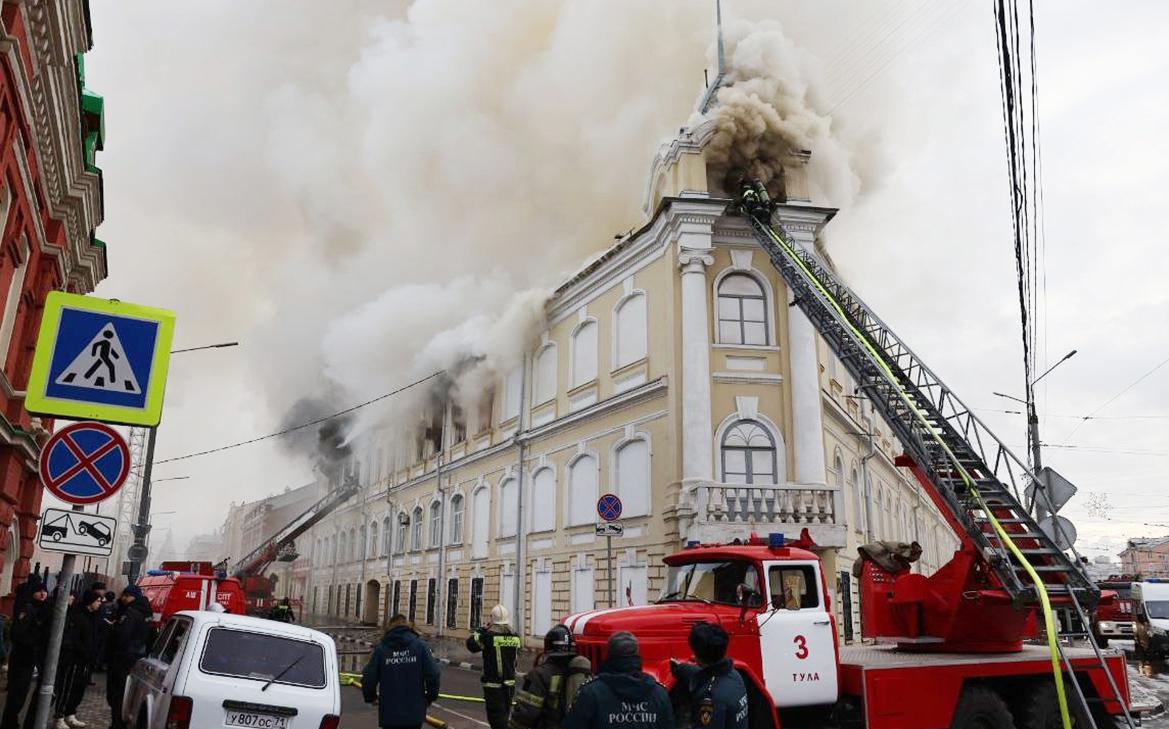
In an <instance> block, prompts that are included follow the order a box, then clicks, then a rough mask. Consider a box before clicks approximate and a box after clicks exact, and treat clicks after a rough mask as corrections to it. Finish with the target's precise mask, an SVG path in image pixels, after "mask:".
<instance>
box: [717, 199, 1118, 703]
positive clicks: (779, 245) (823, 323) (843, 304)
mask: <svg viewBox="0 0 1169 729" xmlns="http://www.w3.org/2000/svg"><path fill="white" fill-rule="evenodd" d="M740 207H741V208H742V209H743V212H744V213H746V215H747V218H748V220H749V221H750V224H751V227H752V230H753V231H754V233H755V237H756V238H757V240H758V242H759V244H760V245H761V246H762V247H763V249H764V250H765V251H766V252H767V254H768V256H769V258H770V259H771V263H772V265H773V266H774V267H775V268H776V270H777V271H778V272H779V273H780V275H782V276H783V278H784V281H785V282H786V283H787V286H788V288H789V289H790V290H791V292H792V295H793V296H794V297H795V302H794V303H795V304H796V305H798V306H799V307H800V310H801V311H803V312H804V314H805V315H807V317H808V318H809V319H810V320H811V322H812V324H813V325H814V326H815V327H816V329H817V331H818V332H819V333H820V335H821V336H822V337H823V338H824V340H825V341H826V342H827V343H828V345H829V346H830V347H831V348H832V351H833V352H834V353H835V354H836V356H837V357H838V358H839V359H840V361H841V362H842V363H843V364H844V366H845V368H846V369H847V370H848V371H849V373H850V374H851V375H852V376H853V377H854V378H855V379H856V382H857V384H858V389H859V390H861V391H863V392H864V393H865V394H866V395H867V396H868V398H869V400H870V401H871V403H872V405H873V407H874V409H875V410H877V412H878V413H879V414H880V415H881V416H882V418H883V419H884V420H885V422H886V423H888V425H889V427H890V428H891V429H892V430H893V432H894V434H895V435H896V436H897V438H898V439H899V440H900V441H901V443H902V445H903V446H904V447H905V449H906V452H907V454H908V455H909V456H910V457H911V458H912V459H913V461H914V462H915V465H916V466H917V467H919V468H921V469H922V470H923V471H924V472H925V473H926V475H927V477H928V478H929V480H930V482H931V483H932V484H933V485H934V488H935V490H936V491H937V492H938V494H939V496H940V497H941V498H940V501H941V503H943V504H944V505H945V506H946V507H947V508H948V510H949V512H950V516H952V521H951V523H956V524H958V525H960V526H961V527H962V529H963V531H964V532H965V535H962V534H959V535H958V536H959V537H960V538H964V539H965V540H968V541H969V542H970V543H972V544H973V545H975V546H976V547H977V548H978V549H979V551H980V553H981V554H983V555H984V557H985V558H986V561H987V563H988V565H989V566H990V567H991V568H992V569H993V570H994V573H995V575H996V576H997V577H998V579H999V581H1000V582H1001V584H1002V587H1003V589H1004V590H1005V591H1006V592H1008V593H1009V594H1010V595H1011V597H1012V598H1013V599H1014V600H1015V601H1016V602H1018V603H1021V604H1027V605H1036V604H1039V603H1040V602H1042V601H1045V600H1046V599H1047V595H1050V596H1051V598H1052V599H1053V600H1052V601H1053V602H1056V603H1058V604H1064V605H1068V606H1070V607H1071V608H1072V609H1073V611H1074V612H1075V613H1076V614H1077V615H1078V616H1079V617H1080V619H1081V621H1082V622H1083V623H1084V624H1085V625H1086V624H1087V615H1086V613H1088V612H1090V611H1091V610H1092V609H1093V608H1094V607H1095V604H1096V602H1097V600H1098V599H1099V596H1100V591H1099V589H1098V588H1097V587H1096V585H1095V583H1093V582H1092V580H1091V578H1090V577H1088V575H1087V573H1086V572H1085V571H1084V570H1083V568H1082V567H1081V565H1080V563H1079V561H1078V560H1077V559H1073V558H1071V557H1069V556H1068V555H1067V554H1066V553H1065V552H1064V551H1063V550H1061V549H1060V548H1059V546H1058V545H1057V544H1056V542H1055V541H1054V540H1053V539H1052V537H1051V536H1049V535H1048V534H1047V533H1046V532H1045V531H1044V530H1043V529H1041V528H1040V527H1039V525H1038V524H1037V523H1036V522H1035V520H1034V519H1033V518H1032V516H1031V513H1030V510H1029V509H1028V508H1027V507H1025V506H1024V503H1025V500H1024V494H1023V492H1022V491H1021V487H1023V488H1025V487H1026V486H1027V485H1029V484H1030V483H1033V482H1035V476H1034V474H1032V473H1031V472H1030V470H1029V469H1028V468H1027V466H1026V465H1025V464H1024V463H1023V462H1022V461H1020V460H1019V459H1018V458H1017V457H1016V456H1015V455H1014V454H1013V453H1012V452H1011V450H1010V449H1009V448H1007V446H1006V445H1005V444H1004V443H1003V442H1002V441H1000V440H999V439H998V438H997V437H996V436H995V435H994V434H993V433H992V432H991V431H990V429H989V428H987V427H986V425H985V424H983V423H982V421H981V420H979V419H978V417H977V416H975V415H974V413H973V412H972V411H971V410H970V408H968V407H967V406H966V405H964V404H963V403H962V401H961V400H960V399H959V398H958V397H957V396H956V395H955V394H954V393H953V391H952V390H950V388H949V387H947V386H946V385H945V383H943V382H942V381H941V379H940V378H938V377H937V375H935V374H934V373H933V372H932V371H931V370H930V369H929V368H928V367H927V366H926V365H925V363H924V362H922V361H921V359H919V358H918V357H917V355H915V354H914V353H913V352H912V350H910V349H909V347H908V346H906V344H905V343H904V342H903V341H901V339H900V338H899V337H898V336H897V335H896V334H894V333H893V331H892V329H890V328H889V327H888V326H887V325H886V324H885V323H884V322H883V321H881V319H880V318H879V317H878V316H877V315H876V314H875V313H873V311H872V310H871V309H869V307H868V306H867V305H866V304H865V303H864V302H863V301H862V300H861V299H860V297H858V296H857V295H856V294H855V293H853V291H852V290H851V289H849V288H848V287H847V286H846V285H844V283H843V282H842V281H841V280H840V279H839V278H838V277H837V276H836V274H835V273H834V272H833V271H831V270H830V269H829V268H828V267H827V266H825V265H824V264H823V263H822V262H821V261H820V260H819V259H818V258H817V257H816V256H815V255H813V254H812V253H810V252H809V251H807V250H805V249H803V248H802V247H799V246H797V245H794V244H791V243H789V242H788V241H790V240H792V238H791V236H790V235H788V234H787V233H786V231H784V235H782V236H781V235H780V233H779V232H777V231H776V227H779V228H780V230H782V227H781V226H776V225H775V224H774V223H773V222H772V219H771V218H772V207H771V206H770V204H768V203H767V202H766V201H757V202H752V203H744V204H741V206H740ZM1035 494H1037V495H1039V496H1040V497H1041V498H1046V492H1045V491H1044V490H1043V489H1039V488H1037V489H1035ZM1047 509H1048V512H1049V513H1052V512H1053V511H1054V510H1053V509H1051V507H1050V504H1047ZM1057 524H1058V522H1057ZM1056 528H1058V526H1057V527H1056ZM1004 533H1005V538H1004ZM1036 582H1042V583H1043V587H1044V588H1045V594H1044V595H1040V594H1039V589H1038V588H1037V586H1036V584H1035V583H1036ZM1045 609H1046V610H1047V611H1048V612H1050V606H1049V605H1048V606H1045ZM1049 625H1050V623H1049ZM1065 637H1066V636H1065ZM1077 637H1082V638H1084V639H1086V640H1087V641H1088V642H1089V643H1090V644H1091V646H1092V647H1093V649H1094V650H1095V653H1096V657H1097V658H1098V660H1099V661H1100V664H1101V666H1102V667H1103V668H1104V673H1105V675H1107V676H1108V678H1109V681H1110V682H1112V676H1111V673H1110V672H1109V671H1108V670H1107V668H1106V666H1105V662H1104V658H1103V654H1102V653H1101V652H1100V649H1099V647H1097V646H1096V643H1095V641H1094V640H1093V639H1092V636H1091V635H1090V634H1088V635H1086V636H1077ZM1052 645H1053V646H1054V647H1053V650H1054V651H1058V662H1059V663H1060V664H1063V665H1064V666H1065V667H1066V669H1067V670H1070V668H1071V664H1070V661H1069V659H1068V657H1067V656H1066V654H1064V652H1063V650H1062V647H1061V646H1059V645H1058V641H1055V640H1052ZM1055 661H1056V657H1055V656H1053V663H1054V662H1055ZM1071 683H1072V686H1073V687H1074V689H1075V692H1076V695H1077V697H1078V699H1079V705H1080V706H1082V707H1085V708H1087V707H1088V702H1087V701H1086V700H1085V696H1084V694H1083V692H1082V690H1081V688H1080V686H1079V684H1078V682H1076V681H1072V682H1071ZM1113 683H1114V682H1113ZM1112 689H1113V691H1114V695H1116V696H1119V695H1120V694H1119V690H1118V688H1117V687H1116V686H1115V685H1113V686H1112ZM1061 693H1062V689H1061ZM1124 717H1125V719H1126V720H1127V723H1128V725H1129V726H1133V723H1132V718H1131V716H1129V714H1128V709H1127V707H1124ZM1088 721H1089V722H1090V725H1093V726H1094V722H1092V720H1091V719H1090V718H1089V719H1088Z"/></svg>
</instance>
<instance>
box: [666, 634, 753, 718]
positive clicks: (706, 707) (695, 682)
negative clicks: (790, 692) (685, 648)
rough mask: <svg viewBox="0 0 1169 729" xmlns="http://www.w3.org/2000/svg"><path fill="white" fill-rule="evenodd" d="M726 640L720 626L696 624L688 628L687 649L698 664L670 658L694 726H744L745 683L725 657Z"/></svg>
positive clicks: (745, 707) (727, 640) (671, 669)
mask: <svg viewBox="0 0 1169 729" xmlns="http://www.w3.org/2000/svg"><path fill="white" fill-rule="evenodd" d="M729 643H730V638H729V637H728V636H727V631H725V630H723V629H722V626H719V625H714V624H712V623H698V624H696V625H695V626H694V627H693V628H691V629H690V650H692V651H694V657H695V658H696V659H697V660H698V664H697V665H695V664H693V663H679V662H678V661H675V660H673V659H671V660H670V671H671V672H672V673H673V674H674V678H676V679H677V680H678V685H679V686H681V687H682V690H683V694H684V695H685V696H686V698H687V699H688V704H689V707H690V722H691V725H692V726H694V727H695V728H696V729H747V686H746V685H745V684H744V683H743V678H742V676H740V675H739V672H738V671H736V670H735V668H734V666H733V665H732V664H731V659H729V658H727V645H728V644H729Z"/></svg>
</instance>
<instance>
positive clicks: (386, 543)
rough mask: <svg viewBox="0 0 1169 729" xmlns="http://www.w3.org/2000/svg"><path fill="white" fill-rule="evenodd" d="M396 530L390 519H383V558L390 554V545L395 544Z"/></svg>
mask: <svg viewBox="0 0 1169 729" xmlns="http://www.w3.org/2000/svg"><path fill="white" fill-rule="evenodd" d="M393 534H394V529H393V525H392V524H391V523H390V517H388V516H387V517H386V518H384V519H382V556H383V557H384V556H386V555H387V554H389V553H390V545H391V544H392V543H393V542H392V540H393V538H394V537H393Z"/></svg>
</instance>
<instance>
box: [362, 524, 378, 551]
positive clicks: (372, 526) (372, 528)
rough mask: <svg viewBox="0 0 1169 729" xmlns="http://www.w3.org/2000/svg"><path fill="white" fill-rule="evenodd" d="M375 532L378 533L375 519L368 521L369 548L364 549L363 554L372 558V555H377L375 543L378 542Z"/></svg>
mask: <svg viewBox="0 0 1169 729" xmlns="http://www.w3.org/2000/svg"><path fill="white" fill-rule="evenodd" d="M377 534H378V532H377V522H376V521H373V522H370V524H369V542H368V543H369V550H368V551H366V553H365V556H366V557H368V558H373V557H376V556H377V544H378V540H377Z"/></svg>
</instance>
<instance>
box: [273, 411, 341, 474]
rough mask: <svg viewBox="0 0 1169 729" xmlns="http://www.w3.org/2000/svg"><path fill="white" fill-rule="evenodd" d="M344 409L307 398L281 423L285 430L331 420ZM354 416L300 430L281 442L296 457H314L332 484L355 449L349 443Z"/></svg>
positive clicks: (285, 437)
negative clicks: (330, 416) (323, 419)
mask: <svg viewBox="0 0 1169 729" xmlns="http://www.w3.org/2000/svg"><path fill="white" fill-rule="evenodd" d="M339 409H340V408H339V407H338V406H337V404H336V401H335V400H334V399H333V398H330V397H305V398H301V399H300V400H297V401H296V403H295V404H293V406H292V407H291V408H289V409H288V412H286V413H285V414H284V417H283V419H282V420H281V430H285V429H289V428H295V427H296V426H298V425H302V424H304V423H309V422H312V421H314V420H320V419H321V418H325V417H328V416H329V415H331V414H332V413H335V412H337V410H339ZM349 421H350V416H349V415H341V416H338V417H335V418H329V419H328V420H325V421H324V422H322V423H319V424H317V425H313V426H310V427H307V428H300V429H298V430H294V431H292V432H291V433H287V434H285V435H283V436H281V438H280V444H281V446H282V447H283V448H284V449H285V450H287V451H289V452H290V453H294V454H296V455H304V454H312V458H313V461H314V463H315V464H316V467H317V468H318V469H319V470H320V471H321V473H323V474H324V475H325V476H326V477H327V478H328V479H329V480H334V479H336V478H337V477H338V476H339V475H340V473H341V468H342V467H343V466H344V463H345V459H346V458H348V457H349V455H350V453H351V452H352V449H351V448H350V447H349V445H348V444H347V443H346V438H345V436H346V433H347V432H348V426H349Z"/></svg>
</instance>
